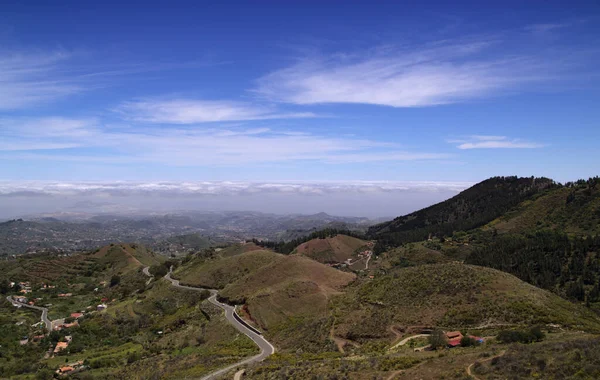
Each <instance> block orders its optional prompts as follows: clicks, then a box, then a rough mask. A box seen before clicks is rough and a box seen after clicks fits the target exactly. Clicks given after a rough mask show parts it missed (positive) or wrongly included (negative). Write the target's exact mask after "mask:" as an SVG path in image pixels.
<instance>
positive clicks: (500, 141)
mask: <svg viewBox="0 0 600 380" xmlns="http://www.w3.org/2000/svg"><path fill="white" fill-rule="evenodd" d="M448 142H449V143H452V144H458V145H457V146H456V147H457V148H458V149H502V148H504V149H518V148H520V149H532V148H542V147H543V146H544V144H539V143H535V142H531V141H524V140H520V139H510V138H508V137H506V136H485V135H475V136H470V137H469V138H467V139H458V140H456V139H454V140H448Z"/></svg>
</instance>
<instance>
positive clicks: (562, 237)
mask: <svg viewBox="0 0 600 380" xmlns="http://www.w3.org/2000/svg"><path fill="white" fill-rule="evenodd" d="M466 263H468V264H474V265H481V266H486V267H490V268H495V269H499V270H502V271H504V272H508V273H511V274H513V275H515V276H517V277H519V278H520V279H521V280H523V281H527V282H529V283H530V284H533V285H535V286H537V287H540V288H543V289H547V290H550V291H553V292H555V293H557V294H559V295H561V296H563V297H565V298H568V299H571V300H574V301H585V302H587V303H590V302H600V288H599V287H600V236H588V237H569V236H568V235H566V234H565V233H562V232H558V231H543V232H537V233H535V234H533V235H529V236H522V235H518V234H507V235H500V236H498V237H497V238H496V239H495V240H494V241H493V242H492V243H491V244H489V245H485V246H483V247H480V248H478V249H476V250H475V251H474V252H473V253H471V254H470V255H469V256H468V257H467V259H466Z"/></svg>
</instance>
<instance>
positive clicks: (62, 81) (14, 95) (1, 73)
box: [0, 51, 83, 110]
mask: <svg viewBox="0 0 600 380" xmlns="http://www.w3.org/2000/svg"><path fill="white" fill-rule="evenodd" d="M69 58H70V54H68V53H66V52H51V53H38V54H31V53H6V52H2V51H0V110H11V109H18V108H23V107H26V106H30V105H35V104H39V103H43V102H47V101H53V100H56V99H59V98H62V97H65V96H68V95H72V94H75V93H78V92H80V91H82V90H83V89H82V87H81V86H80V84H78V83H76V82H74V81H73V80H71V79H69V78H68V77H66V76H65V75H63V74H61V69H62V68H63V65H64V63H65V62H66V61H67V60H68V59H69Z"/></svg>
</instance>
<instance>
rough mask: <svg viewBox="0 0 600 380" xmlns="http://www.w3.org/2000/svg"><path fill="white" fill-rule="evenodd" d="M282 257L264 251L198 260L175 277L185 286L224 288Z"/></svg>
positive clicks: (180, 269)
mask: <svg viewBox="0 0 600 380" xmlns="http://www.w3.org/2000/svg"><path fill="white" fill-rule="evenodd" d="M281 257H282V255H279V254H277V253H275V252H272V251H266V250H262V251H251V252H247V253H243V254H239V255H235V256H231V257H226V258H222V259H215V260H208V261H205V260H202V259H198V260H193V261H192V262H190V263H189V264H187V265H185V266H183V267H181V268H179V269H178V270H177V271H176V272H175V274H174V277H176V278H178V279H179V280H181V283H183V284H188V285H192V286H201V287H208V288H223V287H225V285H227V284H230V283H232V282H235V281H236V280H238V279H240V278H242V277H244V276H246V275H248V274H250V273H254V272H255V271H256V270H258V269H259V268H261V267H263V266H265V265H268V264H269V263H271V262H273V261H276V260H279V259H280V258H281Z"/></svg>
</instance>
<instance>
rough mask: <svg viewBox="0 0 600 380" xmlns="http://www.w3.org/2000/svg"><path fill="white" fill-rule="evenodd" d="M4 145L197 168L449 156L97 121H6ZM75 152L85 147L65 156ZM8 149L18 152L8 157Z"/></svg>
mask: <svg viewBox="0 0 600 380" xmlns="http://www.w3.org/2000/svg"><path fill="white" fill-rule="evenodd" d="M0 140H1V141H2V143H1V144H0V158H2V159H13V160H14V159H28V160H35V159H38V160H42V159H43V160H66V161H79V162H85V161H89V162H105V163H119V162H122V163H132V162H147V163H159V164H165V165H172V166H190V167H194V166H196V167H197V166H212V165H214V166H220V165H243V164H257V163H276V162H290V161H320V162H326V163H354V162H376V161H381V162H383V161H388V162H394V161H415V160H433V159H443V158H447V157H449V155H447V154H440V153H430V152H409V151H406V150H403V149H402V150H401V149H400V148H399V147H398V146H397V145H396V144H393V143H389V142H382V141H377V140H369V139H360V138H356V137H348V136H341V137H331V136H325V135H318V134H309V133H306V132H305V133H302V134H294V133H289V132H287V131H286V132H283V133H278V132H275V131H272V130H270V129H268V128H253V129H244V128H228V129H225V130H223V129H217V128H210V129H206V128H200V127H197V126H196V127H186V128H172V127H171V128H143V129H141V128H121V129H111V128H107V127H104V126H102V125H101V124H100V123H98V122H97V121H96V120H93V119H64V118H41V119H33V118H26V119H20V118H13V119H7V118H5V119H0ZM75 147H76V148H85V149H79V150H78V151H77V152H73V151H65V150H64V149H66V148H75ZM50 150H54V151H52V152H49V151H50ZM2 151H5V152H8V151H11V153H10V154H2ZM15 151H21V152H20V154H19V153H16V152H15ZM81 152H86V153H81Z"/></svg>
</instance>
